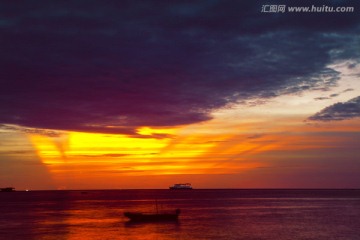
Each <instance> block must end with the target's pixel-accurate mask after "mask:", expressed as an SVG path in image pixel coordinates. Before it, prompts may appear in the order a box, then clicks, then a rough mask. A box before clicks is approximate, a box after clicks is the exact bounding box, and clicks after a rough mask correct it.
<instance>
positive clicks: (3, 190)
mask: <svg viewBox="0 0 360 240" xmlns="http://www.w3.org/2000/svg"><path fill="white" fill-rule="evenodd" d="M0 192H15V188H13V187H5V188H0Z"/></svg>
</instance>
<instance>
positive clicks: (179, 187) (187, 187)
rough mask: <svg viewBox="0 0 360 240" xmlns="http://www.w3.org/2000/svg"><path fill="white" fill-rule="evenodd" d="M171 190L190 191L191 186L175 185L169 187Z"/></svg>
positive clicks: (185, 184) (186, 184)
mask: <svg viewBox="0 0 360 240" xmlns="http://www.w3.org/2000/svg"><path fill="white" fill-rule="evenodd" d="M169 188H170V189H172V190H187V189H192V186H191V184H190V183H176V184H174V185H173V186H170V187H169Z"/></svg>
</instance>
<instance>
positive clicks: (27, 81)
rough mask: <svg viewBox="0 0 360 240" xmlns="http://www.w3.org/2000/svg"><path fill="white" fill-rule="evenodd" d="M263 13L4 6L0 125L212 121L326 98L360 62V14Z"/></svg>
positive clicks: (125, 129) (102, 126) (126, 5)
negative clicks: (252, 105) (347, 68)
mask: <svg viewBox="0 0 360 240" xmlns="http://www.w3.org/2000/svg"><path fill="white" fill-rule="evenodd" d="M294 4H295V3H294ZM311 4H312V2H311V1H309V5H311ZM332 4H333V5H334V6H336V3H332ZM352 4H353V5H354V4H355V5H356V4H358V3H352ZM298 5H304V1H301V2H299V4H298ZM319 5H320V3H319ZM358 5H359V4H358ZM261 7H262V4H261V2H256V3H254V2H251V1H242V2H241V3H240V2H239V1H198V2H186V1H185V2H184V1H175V2H171V3H170V2H166V1H165V2H164V1H105V2H104V1H90V2H89V1H71V3H69V2H53V1H51V2H49V1H36V2H32V1H24V2H23V3H22V4H15V3H13V2H11V1H3V2H2V3H0V9H1V12H0V17H1V18H0V19H1V21H0V35H1V39H0V45H1V56H0V66H1V79H0V81H1V88H0V124H16V125H20V126H25V127H34V128H47V129H59V130H75V131H88V132H108V133H125V134H136V133H135V129H136V128H137V127H139V126H176V125H182V124H190V123H196V122H200V121H205V120H208V119H211V112H212V111H213V110H215V109H219V108H222V107H225V106H227V105H229V104H232V103H235V102H241V101H243V100H248V99H261V98H270V97H274V96H278V95H281V94H287V93H295V92H301V91H305V90H308V89H315V88H316V89H324V90H326V89H329V88H330V87H332V86H334V85H335V84H336V82H337V80H338V75H339V73H338V72H336V71H334V70H332V69H329V68H328V67H327V66H328V65H329V64H331V63H333V62H335V61H341V60H344V59H353V60H357V61H358V60H359V58H360V56H359V54H360V53H359V51H357V50H358V49H357V46H358V42H359V40H360V39H359V36H358V32H359V30H360V28H359V22H360V15H359V14H357V13H346V14H335V13H334V14H332V15H331V16H329V15H326V14H307V15H306V16H305V15H304V14H290V13H288V14H286V13H285V14H264V13H261V12H260V11H261ZM355 8H356V6H355ZM356 44H357V45H356Z"/></svg>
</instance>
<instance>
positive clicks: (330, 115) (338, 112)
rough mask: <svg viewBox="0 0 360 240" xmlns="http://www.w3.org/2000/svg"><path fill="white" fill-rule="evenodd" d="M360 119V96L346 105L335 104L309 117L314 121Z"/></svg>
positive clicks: (345, 103)
mask: <svg viewBox="0 0 360 240" xmlns="http://www.w3.org/2000/svg"><path fill="white" fill-rule="evenodd" d="M355 117H360V96H359V97H356V98H353V99H351V100H349V101H347V102H344V103H341V102H339V103H335V104H333V105H331V106H329V107H326V108H325V109H323V110H321V111H320V112H318V113H316V114H314V115H313V116H311V117H309V120H312V121H339V120H346V119H351V118H355Z"/></svg>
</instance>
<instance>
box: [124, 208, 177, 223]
mask: <svg viewBox="0 0 360 240" xmlns="http://www.w3.org/2000/svg"><path fill="white" fill-rule="evenodd" d="M124 215H125V217H127V218H129V219H130V221H132V222H164V221H177V220H178V219H179V215H180V209H176V210H175V212H174V213H158V212H156V213H139V212H124Z"/></svg>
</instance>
